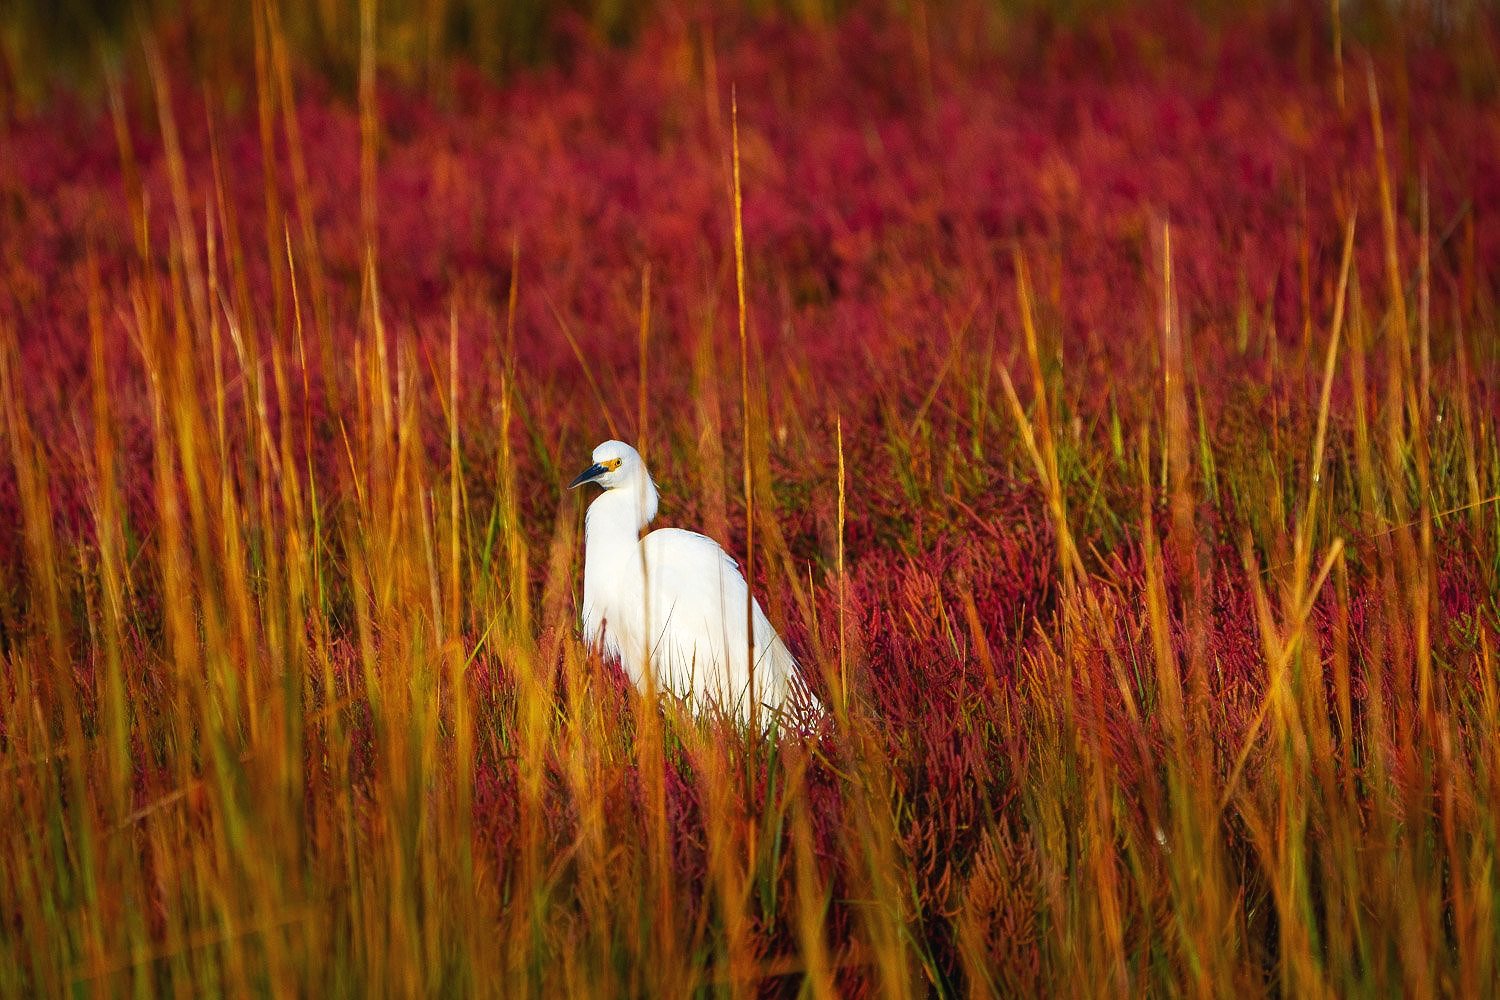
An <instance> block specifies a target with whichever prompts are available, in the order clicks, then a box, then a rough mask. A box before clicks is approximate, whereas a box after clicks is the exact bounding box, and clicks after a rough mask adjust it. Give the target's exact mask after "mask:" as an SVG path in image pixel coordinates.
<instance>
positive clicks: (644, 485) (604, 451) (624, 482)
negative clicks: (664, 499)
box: [568, 441, 657, 527]
mask: <svg viewBox="0 0 1500 1000" xmlns="http://www.w3.org/2000/svg"><path fill="white" fill-rule="evenodd" d="M593 459H594V464H593V465H590V466H589V467H588V468H587V469H584V470H583V471H582V472H580V473H579V474H578V475H577V476H576V477H575V478H574V480H573V481H572V482H571V483H569V484H568V489H570V490H571V489H574V488H576V487H579V486H582V485H583V484H584V483H598V484H599V485H600V486H602V487H603V488H604V489H605V491H606V492H608V491H614V490H619V491H620V492H619V493H613V494H611V495H612V496H613V497H614V498H615V499H612V500H610V501H609V502H610V503H612V504H614V503H621V502H623V503H627V504H632V505H633V507H634V509H635V512H636V513H635V521H636V525H637V527H644V526H645V525H646V524H648V523H649V522H650V521H651V519H652V518H653V517H655V516H656V496H657V494H656V484H655V483H654V482H652V480H651V474H650V473H648V472H647V471H646V463H645V462H642V461H641V453H640V452H638V451H636V450H635V449H634V448H632V447H630V445H628V444H626V443H625V442H624V441H606V442H604V443H603V444H601V445H600V446H599V447H597V448H595V449H594V455H593ZM622 487H623V489H622ZM622 495H623V499H622ZM600 499H601V500H602V499H603V498H602V497H601V498H600ZM627 509H628V508H627ZM591 515H592V509H591Z"/></svg>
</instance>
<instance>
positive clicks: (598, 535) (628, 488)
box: [587, 476, 656, 548]
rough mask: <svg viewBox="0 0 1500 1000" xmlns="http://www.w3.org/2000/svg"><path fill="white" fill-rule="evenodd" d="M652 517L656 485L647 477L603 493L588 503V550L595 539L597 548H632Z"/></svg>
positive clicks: (654, 508)
mask: <svg viewBox="0 0 1500 1000" xmlns="http://www.w3.org/2000/svg"><path fill="white" fill-rule="evenodd" d="M655 516H656V484H655V483H653V482H652V481H651V479H650V477H649V476H648V477H646V478H644V479H642V480H638V481H637V482H634V483H626V484H624V485H622V486H618V487H616V488H614V489H612V490H605V491H604V492H603V493H601V494H599V496H598V497H597V498H596V499H595V500H594V502H593V503H591V504H589V513H588V524H587V536H588V544H589V547H590V548H592V547H593V546H594V544H595V542H596V540H597V542H598V543H599V544H600V545H601V546H608V545H611V544H621V545H633V544H635V543H636V542H637V541H639V540H640V537H641V530H642V529H643V528H645V527H646V525H648V524H650V523H651V519H652V518H654V517H655Z"/></svg>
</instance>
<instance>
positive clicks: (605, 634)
mask: <svg viewBox="0 0 1500 1000" xmlns="http://www.w3.org/2000/svg"><path fill="white" fill-rule="evenodd" d="M584 483H598V484H599V485H600V486H602V487H603V488H604V492H603V493H601V494H599V496H598V497H596V498H595V499H594V502H593V503H591V504H589V510H588V519H587V528H586V532H585V548H584V557H583V636H584V641H585V642H587V643H588V644H589V645H590V646H592V647H594V648H598V649H600V650H602V651H603V653H604V655H605V656H606V657H610V658H613V659H616V660H619V661H620V664H621V666H623V667H624V668H625V673H626V674H627V675H629V677H630V679H631V681H633V682H634V683H635V685H636V686H637V687H638V688H641V689H642V690H647V687H646V682H647V677H648V673H647V671H648V670H649V671H650V672H651V673H652V674H653V675H654V676H655V679H656V683H657V685H658V687H659V688H661V689H665V690H669V691H672V692H673V693H674V694H677V695H678V696H680V697H685V698H690V699H691V700H693V701H694V702H695V703H696V704H697V705H698V706H699V707H708V706H711V705H714V706H718V707H720V708H722V709H723V710H725V711H727V712H730V713H732V714H734V715H735V716H737V717H738V718H739V719H740V721H741V722H744V721H746V720H748V719H749V718H750V694H751V690H750V688H751V675H750V669H749V664H750V663H751V662H752V660H751V659H750V658H749V657H747V655H746V654H747V653H749V654H750V655H751V656H753V657H754V659H753V662H754V664H755V674H754V697H755V701H757V702H759V703H760V705H761V707H762V711H761V717H762V719H765V720H767V721H769V719H770V717H771V716H772V715H773V714H774V713H776V712H779V711H781V710H782V709H783V707H784V706H786V702H787V699H788V697H789V696H790V694H791V692H792V690H793V689H794V688H795V687H797V686H800V685H802V681H801V679H800V678H799V676H798V674H797V661H796V660H794V659H793V658H792V654H791V653H790V652H789V651H788V650H787V648H786V644H785V643H783V642H782V641H781V637H780V636H778V635H777V634H776V630H775V629H773V628H772V627H771V623H770V622H769V621H767V620H766V616H765V612H763V611H762V610H761V608H760V603H759V602H758V601H757V602H755V604H754V609H753V611H752V612H751V615H752V616H753V618H754V621H755V641H754V644H753V649H752V647H751V644H750V643H747V642H746V641H745V626H746V605H745V602H746V599H747V597H748V595H749V587H748V586H747V585H746V583H745V578H744V577H743V576H741V575H740V571H739V568H738V567H737V566H736V565H735V562H734V560H733V559H731V558H730V557H729V555H728V554H727V553H726V552H725V551H724V550H723V549H722V548H720V547H719V544H718V543H717V542H715V541H714V540H713V539H712V538H709V537H707V536H706V535H700V534H698V533H697V532H696V531H683V530H681V529H680V528H659V529H657V530H656V531H653V532H650V533H649V534H647V535H646V536H645V537H642V536H641V531H642V530H644V529H645V527H646V526H647V525H648V524H650V523H651V519H652V518H654V517H655V516H656V503H657V493H656V483H655V482H653V481H652V479H651V474H650V473H649V472H647V471H646V465H645V463H644V462H643V461H641V456H640V453H639V452H637V451H636V450H635V449H634V448H632V447H631V446H630V445H628V444H625V443H624V442H623V441H606V442H604V443H603V444H601V445H600V446H599V447H597V448H595V449H594V454H593V464H592V465H590V466H589V467H588V468H587V469H584V470H583V471H582V472H581V473H579V474H578V477H577V478H576V479H574V480H573V481H572V482H571V483H569V484H568V488H569V489H572V488H574V487H577V486H582V485H583V484H584ZM804 690H805V687H804ZM810 698H811V695H810V694H809V699H810Z"/></svg>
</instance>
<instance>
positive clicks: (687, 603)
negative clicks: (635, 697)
mask: <svg viewBox="0 0 1500 1000" xmlns="http://www.w3.org/2000/svg"><path fill="white" fill-rule="evenodd" d="M641 546H642V549H643V551H644V552H645V569H646V594H647V597H646V609H645V617H646V620H647V622H648V627H647V629H646V635H647V636H649V637H650V644H651V648H650V650H649V653H648V651H647V650H646V649H645V648H644V647H645V646H646V643H645V642H644V641H643V642H641V643H640V645H641V647H642V648H641V649H636V650H631V649H625V648H623V647H622V648H621V649H620V657H621V659H622V661H624V663H625V665H626V667H627V669H629V670H630V671H631V673H632V674H633V675H635V676H636V677H637V678H642V677H644V676H645V672H646V669H647V667H648V664H649V668H650V669H652V670H654V671H655V673H656V678H657V682H658V683H659V684H660V685H662V686H663V687H666V688H669V689H671V690H673V691H676V692H677V693H679V694H691V695H692V696H693V697H695V698H696V699H697V700H698V701H699V702H700V703H702V704H710V703H716V704H718V705H720V706H721V707H723V708H725V709H727V710H729V711H733V712H735V713H736V714H738V715H739V716H740V717H741V718H746V717H748V715H749V697H748V696H749V685H750V669H749V666H748V664H749V663H750V662H751V660H750V658H749V657H747V655H746V654H747V652H750V650H749V644H748V643H747V642H746V635H745V624H746V621H745V600H746V596H747V594H748V592H749V590H748V588H747V586H746V585H745V578H744V577H743V576H741V575H740V571H739V568H738V567H737V566H736V565H735V562H734V560H733V559H731V558H730V557H729V556H728V554H727V553H725V551H724V550H723V549H722V548H720V547H719V544H718V543H717V542H715V541H714V540H713V539H712V538H709V537H708V536H706V535H700V534H698V533H697V532H694V531H683V530H681V529H678V528H662V529H660V530H658V531H653V532H651V533H650V534H649V535H647V536H646V537H645V538H644V539H642V540H641ZM752 616H753V619H754V629H755V632H754V635H755V642H754V649H753V654H752V655H753V657H754V663H755V698H756V700H757V701H759V702H760V703H761V704H762V705H764V706H766V707H768V708H771V709H778V708H780V707H781V706H782V703H783V702H784V701H785V700H786V697H787V694H788V692H789V690H790V688H791V685H792V684H793V682H794V680H795V675H796V671H797V663H796V661H795V660H794V659H792V655H791V653H790V652H789V651H788V650H787V648H786V645H785V644H784V643H783V642H782V641H781V638H780V637H779V636H777V634H776V630H775V629H773V628H772V627H771V623H770V622H769V621H767V620H766V616H765V612H763V611H762V610H761V607H760V603H759V602H758V601H757V602H756V603H755V605H754V609H753V611H752ZM648 656H649V660H647V657H648Z"/></svg>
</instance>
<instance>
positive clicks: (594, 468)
mask: <svg viewBox="0 0 1500 1000" xmlns="http://www.w3.org/2000/svg"><path fill="white" fill-rule="evenodd" d="M608 471H609V470H608V469H606V468H605V467H604V466H602V465H600V464H599V463H598V462H595V463H594V464H593V465H591V466H589V467H588V468H587V469H584V470H583V471H582V472H580V473H579V474H578V477H577V478H576V479H574V480H573V481H572V482H571V483H569V484H568V489H570V490H571V489H575V488H577V487H579V486H582V485H583V484H584V483H592V482H593V481H594V480H596V479H598V478H599V477H600V476H602V475H604V474H605V473H606V472H608Z"/></svg>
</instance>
